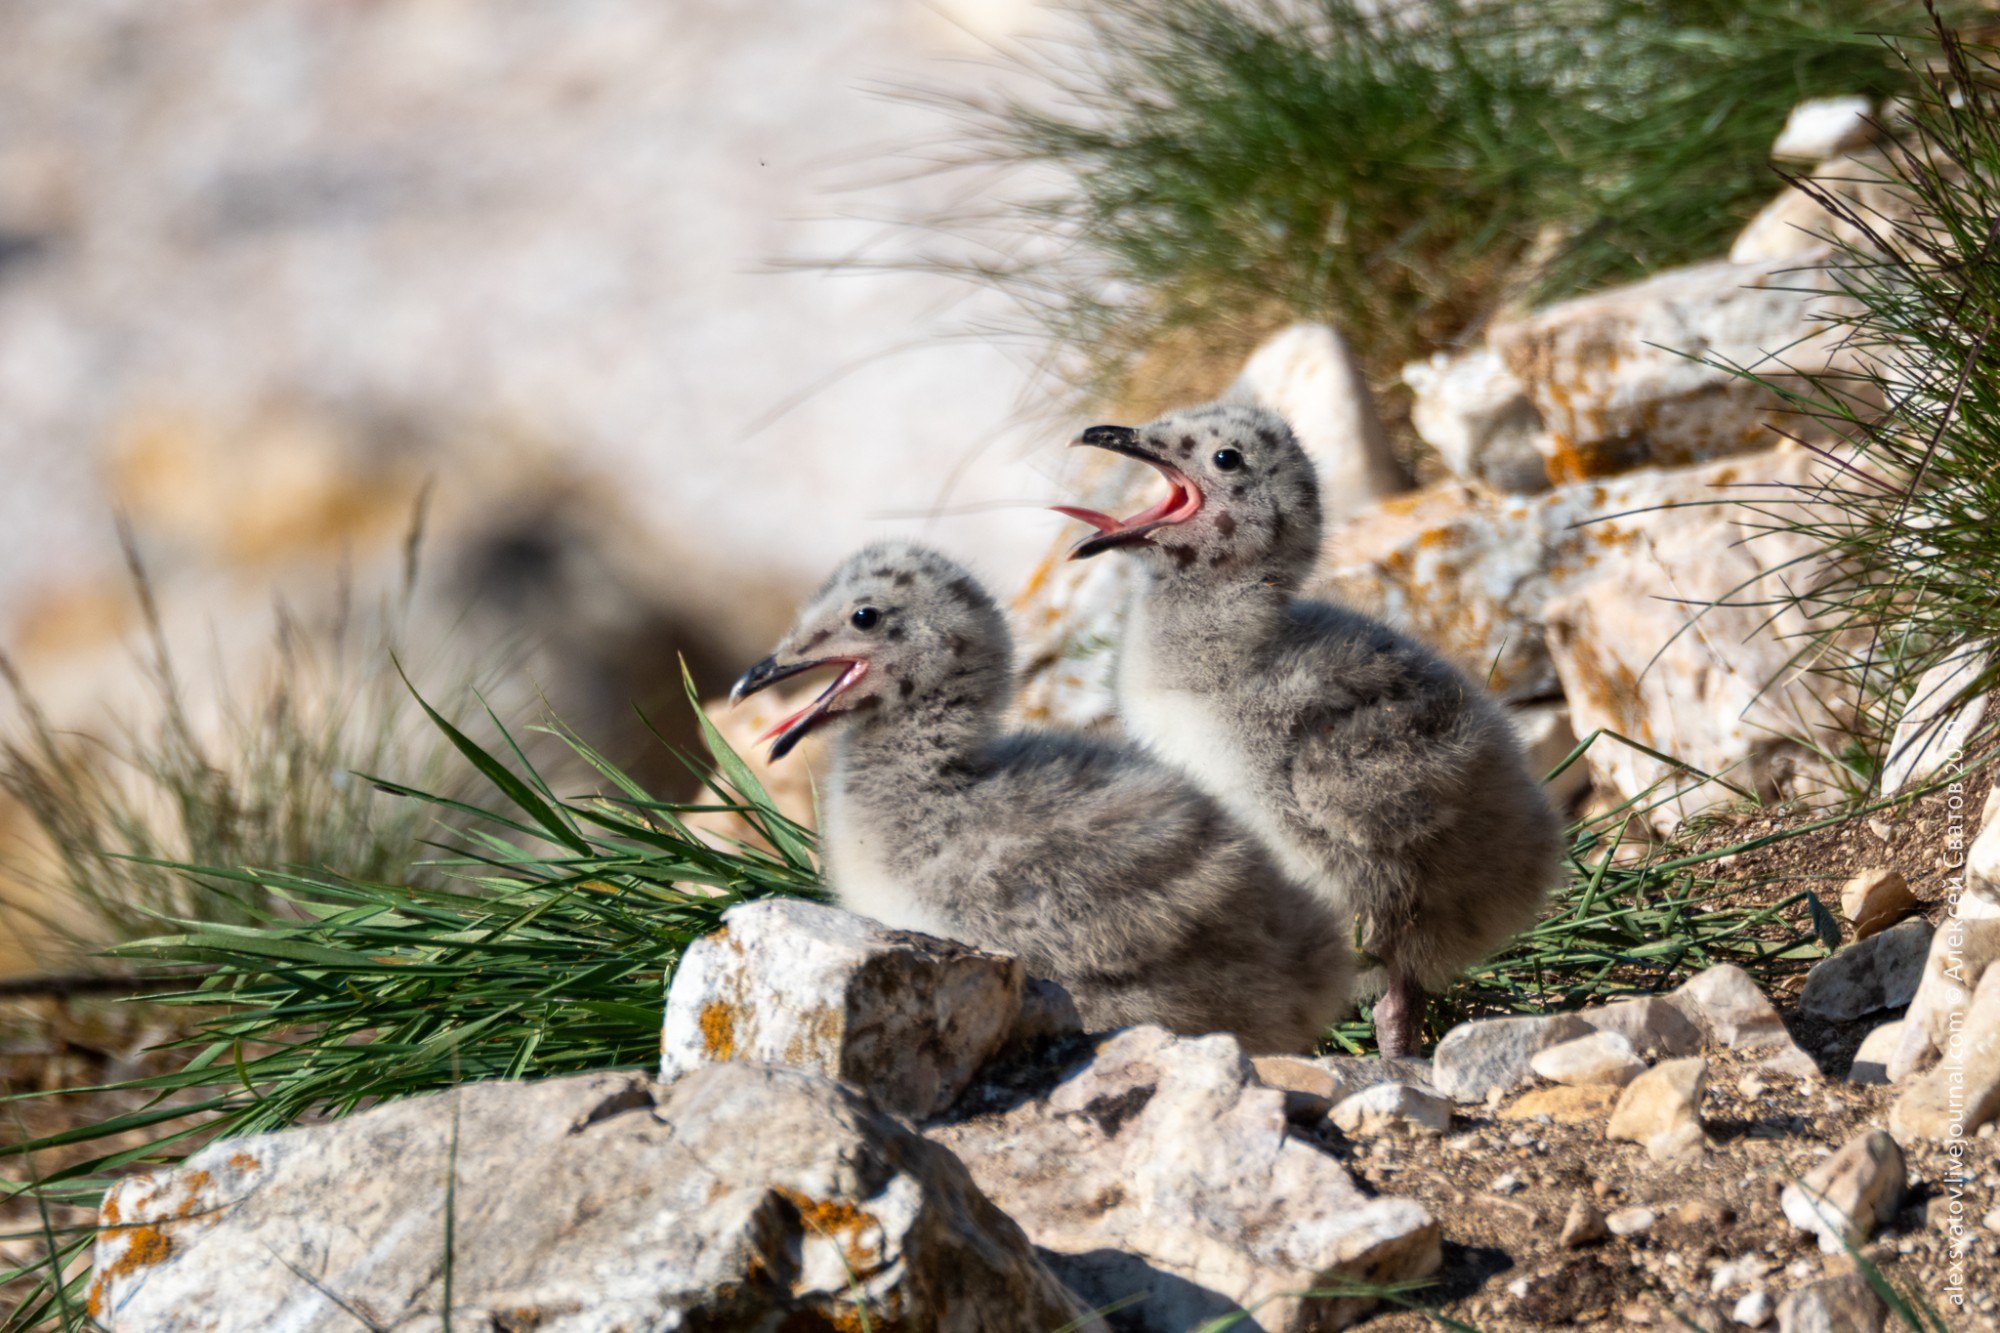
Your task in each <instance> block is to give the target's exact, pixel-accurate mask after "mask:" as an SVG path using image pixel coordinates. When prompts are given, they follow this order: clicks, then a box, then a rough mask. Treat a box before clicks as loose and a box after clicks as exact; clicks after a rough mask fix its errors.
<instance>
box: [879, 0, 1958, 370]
mask: <svg viewBox="0 0 2000 1333" xmlns="http://www.w3.org/2000/svg"><path fill="white" fill-rule="evenodd" d="M1914 14H1915V10H1914V7H1913V6H1911V5H1909V4H1907V3H1898V2H1897V0H1728V2H1724V0H1675V2H1674V3H1665V4H1662V3H1655V2H1654V0H1549V3H1545V4H1539V5H1530V6H1521V5H1504V4H1487V3H1474V2H1469V0H1413V2H1412V3H1407V4H1396V5H1381V4H1374V3H1368V2H1367V0H1089V2H1088V3H1085V4H1083V5H1081V6H1080V7H1079V10H1078V19H1079V22H1080V30H1079V31H1074V32H1073V33H1072V35H1071V36H1070V37H1069V38H1068V39H1067V40H1055V41H1051V42H1047V43H1043V44H1040V45H1036V46H1032V47H1029V48H1027V49H1025V50H1022V51H1019V52H1016V53H1012V61H1011V63H1012V64H1014V65H1016V66H1018V67H1019V68H1018V71H1017V73H1018V74H1019V75H1020V78H1019V79H1018V80H1017V81H1016V83H1015V85H1014V86H1015V87H1016V88H1022V85H1023V84H1025V85H1026V86H1025V88H1024V89H1023V90H1022V91H1017V92H1009V93H1002V94H998V95H991V96H983V95H975V96H972V97H971V98H969V99H968V98H967V97H965V96H961V95H947V94H940V95H937V96H935V97H933V98H931V99H930V100H931V101H932V102H933V103H934V104H937V105H940V106H941V107H942V108H943V110H945V111H946V112H947V113H948V114H949V115H951V116H952V118H953V119H954V122H955V126H954V144H955V145H956V147H955V148H954V150H953V152H952V153H951V154H950V155H949V156H948V157H947V158H946V164H947V165H948V166H957V167H964V168H974V169H978V170H979V171H981V172H982V173H990V174H997V175H999V176H1001V177H1002V178H1003V180H1012V181H1015V182H1017V183H1016V184H1013V185H1011V186H1008V185H1002V186H1001V187H999V190H998V191H997V192H996V191H988V192H986V194H985V195H983V196H982V197H984V198H993V197H999V198H1000V199H1001V200H1002V202H1000V203H997V204H980V205H960V206H959V207H957V208H956V209H955V210H953V211H950V212H946V213H943V214H940V215H938V216H934V217H931V218H928V219H925V220H924V222H923V224H922V234H924V235H925V236H927V237H935V236H938V235H940V234H941V235H944V236H947V237H955V238H957V240H958V241H960V242H963V243H962V244H959V245H953V244H946V243H939V242H936V241H926V242H925V244H926V245H927V246H928V248H927V249H926V250H924V251H923V252H922V253H921V254H920V256H919V257H918V258H917V259H916V260H915V261H914V262H916V263H917V264H918V265H919V266H921V267H926V268H930V269H934V270H943V271H946V272H950V273H953V274H956V275H959V276H962V277H967V278H970V279H972V280H974V281H976V282H979V283H982V284H986V285H991V286H997V287H999V288H1001V289H1002V290H1004V291H1005V292H1007V293H1009V294H1010V295H1011V296H1012V297H1014V298H1015V300H1016V301H1017V302H1018V304H1019V306H1020V307H1021V309H1022V310H1023V311H1024V312H1025V314H1026V315H1027V316H1028V317H1029V322H1030V323H1031V324H1032V325H1033V326H1034V328H1035V330H1036V331H1037V332H1038V333H1040V334H1043V335H1052V339H1053V342H1054V344H1055V345H1056V347H1057V348H1058V349H1060V351H1061V352H1063V353H1067V354H1068V355H1067V356H1066V357H1064V358H1062V359H1063V361H1064V364H1063V365H1062V366H1061V367H1059V368H1060V369H1063V370H1064V371H1066V372H1067V373H1069V374H1070V376H1071V377H1072V378H1074V379H1081V380H1082V381H1083V382H1084V383H1085V384H1086V386H1087V387H1089V388H1091V389H1093V390H1095V391H1099V392H1103V391H1107V390H1109V391H1113V392H1115V391H1117V390H1118V389H1119V388H1121V387H1122V381H1123V380H1124V379H1125V377H1126V376H1127V374H1128V373H1129V372H1130V371H1131V370H1132V369H1133V367H1134V366H1135V365H1136V364H1137V363H1138V362H1139V361H1140V360H1141V359H1142V358H1144V357H1146V356H1147V355H1148V354H1150V353H1153V352H1155V351H1156V350H1157V349H1158V348H1160V347H1161V346H1162V345H1163V343H1166V342H1169V341H1171V339H1172V336H1173V335H1174V334H1175V333H1176V331H1183V330H1189V329H1194V330H1198V331H1200V334H1201V336H1203V337H1205V338H1210V339H1217V340H1238V341H1241V340H1246V339H1247V338H1248V337H1252V336H1255V335H1256V334H1257V333H1258V332H1260V331H1263V330H1268V329H1269V328H1271V327H1274V326H1275V325H1276V324H1279V323H1282V322H1285V321H1287V320H1290V319H1301V318H1303V319H1322V320H1331V321H1332V322H1333V323H1335V324H1337V325H1338V326H1339V327H1340V328H1341V329H1342V331H1343V332H1344V333H1345V334H1346V335H1347V336H1348V338H1349V339H1350V341H1351V342H1352V343H1353V344H1354V345H1355V346H1356V347H1357V348H1358V349H1360V350H1361V352H1362V354H1363V356H1364V357H1365V358H1366V360H1367V361H1368V363H1369V366H1370V369H1371V372H1372V373H1373V376H1374V378H1375V379H1376V380H1377V382H1378V383H1386V382H1387V381H1388V379H1389V377H1390V376H1391V375H1392V374H1393V372H1394V371H1395V369H1396V368H1397V367H1398V366H1399V365H1400V364H1401V363H1402V362H1403V361H1405V360H1407V359H1409V358H1410V357H1412V356H1415V355H1418V354H1420V353H1424V352H1428V351H1430V350H1433V349H1435V348H1437V347H1440V346H1443V345H1448V344H1451V343H1453V342H1455V341H1458V340H1461V339H1463V338H1465V337H1467V336H1469V335H1470V334H1471V333H1473V332H1476V330H1477V329H1478V328H1479V327H1480V325H1481V324H1483V323H1484V322H1485V321H1486V320H1487V319H1489V318H1490V317H1491V316H1492V315H1494V314H1495V313H1496V312H1497V311H1499V310H1501V309H1502V308H1503V307H1506V306H1508V305H1509V304H1510V303H1515V302H1520V301H1529V300H1542V299H1547V298H1551V297H1556V296H1560V295H1564V294H1567V293H1571V292H1575V291H1579V290H1582V289H1587V288H1591V287H1594V286H1597V285H1600V284H1604V283H1608V282H1612V281H1616V280H1620V279H1624V278H1629V277H1633V276H1636V275H1639V274H1643V273H1647V272H1651V271H1654V270H1657V269H1659V268H1661V267H1665V266H1667V265H1671V264H1677V263H1683V262H1688V261H1691V260H1695V259H1703V258H1708V257H1711V256H1713V255H1714V254H1716V253H1717V252H1718V251H1719V250H1721V249H1722V248H1724V247H1725V245H1726V243H1727V240H1728V238H1729V237H1730V235H1731V234H1732V233H1733V231H1734V230H1735V229H1737V228H1738V227H1739V226H1740V225H1741V224H1742V223H1743V222H1744V221H1745V220H1746V219H1747V218H1748V216H1749V215H1750V214H1751V213H1752V212H1753V211H1754V210H1755V209H1756V208H1757V207H1759V206H1760V205H1762V204H1763V203H1764V202H1765V201H1766V200H1767V199H1768V198H1769V197H1770V196H1771V195H1772V194H1773V193H1774V190H1775V187H1776V185H1777V183H1778V182H1777V178H1776V176H1775V175H1774V173H1773V172H1772V170H1771V167H1770V164H1769V156H1768V155H1769V150H1770V146H1771V143H1772V141H1773V140H1774V139H1775V138H1776V136H1777V134H1778V131H1779V130H1780V128H1781V127H1782V126H1783V124H1784V121H1785V117H1786V115H1787V114H1788V112H1789V111H1790V109H1791V107H1792V106H1793V105H1794V104H1795V103H1796V102H1798V101H1799V100H1800V99H1801V98H1805V97H1810V96H1815V95H1833V94H1846V93H1862V94H1869V95H1873V96H1877V97H1885V96H1889V95H1892V94H1897V93H1900V92H1902V91H1903V90H1904V89H1906V88H1907V87H1908V85H1909V82H1910V71H1909V70H1908V69H1907V67H1905V66H1904V65H1902V64H1901V63H1899V62H1898V61H1896V60H1895V59H1893V58H1892V57H1891V55H1890V54H1889V52H1888V50H1887V49H1886V47H1885V44H1884V42H1883V40H1882V35H1883V34H1900V33H1907V32H1909V31H1911V30H1912V29H1913V28H1919V27H1920V24H1919V23H1918V22H1917V21H1914V20H1913V16H1914ZM1009 190H1011V194H1009V193H1006V192H1007V191H1009ZM1217 387H1219V386H1217V385H1207V386H1203V387H1202V388H1201V389H1197V390H1194V391H1196V392H1205V391H1213V390H1214V389H1215V388H1217Z"/></svg>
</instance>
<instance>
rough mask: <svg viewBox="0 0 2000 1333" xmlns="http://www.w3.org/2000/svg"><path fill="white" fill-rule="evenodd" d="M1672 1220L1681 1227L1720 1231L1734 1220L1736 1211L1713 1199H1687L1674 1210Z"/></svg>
mask: <svg viewBox="0 0 2000 1333" xmlns="http://www.w3.org/2000/svg"><path fill="white" fill-rule="evenodd" d="M1674 1220H1675V1221H1676V1222H1679V1223H1680V1224H1681V1225H1682V1226H1687V1227H1699V1228H1701V1229H1702V1230H1704V1231H1720V1230H1721V1229H1722V1228H1724V1227H1726V1226H1728V1225H1729V1224H1730V1223H1731V1222H1734V1221H1735V1220H1736V1210H1735V1209H1734V1208H1731V1207H1730V1206H1729V1205H1728V1204H1726V1203H1719V1202H1717V1201H1716V1200H1714V1199H1689V1200H1688V1201H1687V1202H1686V1203H1684V1204H1682V1205H1681V1206H1680V1207H1678V1208H1676V1209H1674Z"/></svg>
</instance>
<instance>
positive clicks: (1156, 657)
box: [1061, 405, 1560, 1055]
mask: <svg viewBox="0 0 2000 1333" xmlns="http://www.w3.org/2000/svg"><path fill="white" fill-rule="evenodd" d="M1077 443H1078V444H1081V445H1091V446H1094V447H1096V448H1100V449H1108V450H1110V451H1111V452H1113V453H1117V454H1123V455H1125V456H1126V457H1128V458H1134V459H1137V460H1139V461H1140V462H1142V463H1145V464H1147V465H1148V466H1150V467H1152V468H1153V469H1154V470H1156V471H1157V472H1159V473H1160V475H1161V476H1162V477H1164V478H1165V479H1166V481H1167V483H1168V487H1169V491H1168V494H1167V496H1166V498H1165V499H1163V500H1161V501H1160V502H1159V503H1158V504H1156V505H1154V506H1153V507H1151V508H1150V509H1147V510H1146V511H1145V512H1144V513H1141V514H1137V515H1134V516H1133V517H1131V518H1129V519H1122V520H1121V519H1117V518H1113V517H1111V516H1110V515H1107V514H1100V513H1097V512H1095V511H1093V510H1088V509H1076V508H1069V507H1064V508H1062V510H1061V512H1062V513H1065V514H1068V515H1070V516H1071V517H1073V518H1078V519H1081V520H1083V521H1085V522H1087V523H1089V524H1091V526H1093V527H1095V528H1096V529H1097V532H1096V533H1095V535H1093V536H1090V537H1087V538H1085V539H1084V540H1083V541H1081V542H1079V543H1078V544H1077V545H1076V547H1075V548H1074V549H1073V550H1072V551H1071V553H1070V555H1071V558H1072V559H1084V558H1087V557H1089V556H1093V555H1097V554H1098V553H1100V552H1103V551H1109V550H1113V549H1122V550H1125V551H1129V552H1131V553H1133V554H1134V555H1136V556H1138V557H1139V559H1140V561H1141V563H1142V565H1143V566H1144V569H1145V578H1144V584H1143V587H1142V588H1141V590H1140V592H1139V594H1138V598H1137V600H1136V602H1135V603H1134V606H1133V610H1132V615H1131V619H1130V620H1129V621H1128V622H1127V625H1126V629H1125V636H1124V640H1123V642H1122V643H1121V645H1120V649H1119V658H1118V666H1117V681H1118V698H1119V712H1120V716H1121V718H1122V720H1123V722H1124V724H1125V728H1126V730H1127V731H1128V732H1129V733H1130V734H1131V735H1133V736H1134V737H1136V738H1137V739H1139V740H1140V741H1142V742H1143V743H1144V744H1146V745H1147V746H1148V747H1149V748H1151V749H1152V750H1153V752H1154V753H1156V754H1158V755H1160V756H1161V757H1163V758H1165V759H1168V760H1170V761H1171V762H1173V763H1175V764H1178V765H1179V766H1180V767H1181V768H1182V769H1183V770H1184V771H1185V772H1186V773H1187V774H1188V775H1189V776H1190V777H1192V778H1193V779H1194V780H1195V781H1196V782H1198V783H1199V784H1200V785H1201V786H1202V787H1204V788H1205V789H1207V790H1208V791H1209V792H1210V793H1211V794H1212V795H1214V796H1215V797H1216V798H1217V799H1218V800H1220V801H1221V802H1222V803H1223V804H1224V805H1226V806H1228V807H1229V808H1230V809H1231V810H1232V811H1234V812H1235V813H1236V815H1237V817H1238V818H1239V819H1241V820H1242V821H1243V822H1244V823H1245V824H1247V825H1249V826H1250V827H1251V828H1252V829H1253V830H1255V831H1256V832H1257V834H1258V835H1259V836H1260V837H1262V838H1263V839H1264V840H1265V841H1266V843H1267V844H1268V845H1269V846H1270V847H1271V849H1272V850H1273V851H1274V852H1275V853H1276V854H1277V855H1278V858H1279V860H1280V861H1281V862H1282V864H1283V865H1284V866H1285V867H1286V869H1288V870H1290V871H1291V873H1292V874H1293V875H1295V876H1297V877H1298V878H1299V879H1301V880H1303V881H1304V882H1305V883H1306V884H1307V885H1309V886H1310V887H1312V888H1313V889H1314V890H1316V891H1317V892H1318V893H1319V894H1320V895H1321V896H1322V897H1323V898H1324V899H1325V900H1326V901H1327V902H1329V903H1332V904H1335V905H1336V906H1338V907H1339V908H1340V909H1342V910H1343V911H1345V912H1349V913H1351V914H1352V916H1353V919H1354V925H1355V930H1356V935H1357V939H1358V940H1359V942H1360V945H1361V948H1362V950H1363V952H1364V953H1365V954H1368V955H1371V956H1373V957H1374V958H1375V959H1378V960H1380V962H1381V964H1382V968H1383V972H1384V976H1383V978H1382V981H1383V985H1384V990H1383V994H1382V997H1381V999H1380V1001H1379V1002H1378V1003H1377V1004H1376V1006H1375V1025H1376V1032H1377V1035H1378V1038H1379V1039H1380V1042H1381V1047H1382V1051H1383V1053H1384V1054H1386V1055H1404V1054H1408V1053H1409V1052H1410V1051H1411V1050H1412V1049H1413V1047H1414V1046H1415V1044H1416V1042H1417V1040H1418V1038H1419V1034H1420V1029H1421V1026H1422V1022H1423V993H1424V991H1426V990H1429V989H1434V988H1436V987H1438V986H1440V985H1442V984H1443V983H1444V982H1446V981H1447V980H1449V979H1450V978H1451V977H1452V976H1453V975H1455V974H1456V973H1457V972H1459V971H1460V970H1462V969H1463V968H1464V967H1465V966H1466V965H1467V964H1469V963H1472V962H1474V961H1476V960H1478V959H1479V958H1481V957H1483V956H1485V955H1486V954H1489V953H1491V952H1492V951H1493V950H1494V949H1496V948H1498V947H1499V946H1500V945H1501V944H1503V943H1505V942H1506V941H1507V940H1508V939H1509V938H1511V937H1512V936H1513V935H1515V934H1516V933H1517V932H1519V931H1520V930H1521V929H1522V928H1524V927H1525V926H1527V925H1528V924H1529V923H1530V922H1531V921H1533V920H1534V918H1535V915H1536V912H1537V911H1538V909H1539V908H1540V906H1541V904H1542V901H1543V898H1544V896H1545V895H1546V893H1547V891H1548V889H1549V887H1550V885H1552V884H1553V883H1554V882H1555V879H1556V873H1557V865H1558V855H1559V847H1558V837H1559V832H1560V826H1559V823H1558V821H1557V818H1556V815H1555V812H1554V810H1553V809H1552V808H1551V807H1550V805H1549V802H1548V800H1547V798H1546V797H1545V796H1544V795H1543V792H1542V787H1541V784H1540V782H1538V781H1537V780H1536V779H1535V777H1534V776H1533V775H1532V774H1530V773H1529V771H1528V768H1527V764H1526V762H1525V759H1524V758H1523V756H1522V753H1521V749H1520V746H1519V744H1518V742H1517V741H1516V740H1515V738H1514V735H1513V731H1512V729H1511V728H1510V727H1509V726H1508V725H1507V722H1506V719H1505V718H1504V717H1503V716H1502V715H1501V713H1500V710H1499V708H1498V707H1497V705H1495V704H1494V703H1493V701H1492V700H1491V699H1490V698H1488V697H1487V695H1486V694H1485V693H1484V692H1483V691H1481V690H1480V689H1478V688H1477V687H1476V686H1474V685H1473V684H1472V682H1471V681H1469V680H1467V679H1466V677H1465V676H1464V675H1462V674H1461V673H1460V672H1458V671H1457V670H1456V669H1454V668H1453V667H1451V666H1450V665H1448V664H1447V663H1446V662H1445V661H1444V660H1443V659H1442V658H1440V657H1439V656H1438V655H1437V654H1435V653H1433V652H1431V651H1430V650H1429V649H1428V648H1425V647H1423V646H1422V645H1420V644H1418V643H1416V642H1414V641H1413V640H1411V639H1409V638H1406V637H1405V636H1403V635H1401V634H1399V633H1397V632H1396V631H1394V630H1392V629H1390V628H1389V627H1388V626H1386V625H1384V624H1382V623H1381V622H1379V621H1376V620H1372V619H1370V618H1369V617H1367V616H1364V615H1360V614H1357V613H1355V612H1353V611H1349V610H1345V609H1343V608H1340V607H1337V606H1331V605H1328V604H1326V603H1324V602H1316V601H1311V600H1308V599H1306V598H1302V597H1300V596H1298V589H1299V587H1300V585H1301V583H1303V582H1304V580H1305V578H1306V577H1307V575H1309V574H1310V573H1311V572H1312V568H1313V565H1314V563H1315V561H1316V560H1317V559H1318V556H1319V545H1320V504H1319V482H1318V478H1317V477H1316V476H1315V474H1314V471H1313V466H1312V461H1311V459H1309V458H1308V457H1307V456H1306V453H1305V451H1304V450H1303V449H1301V448H1300V447H1299V444H1298V441H1297V440H1296V439H1295V438H1294V437H1293V435H1292V432H1291V430H1290V429H1289V428H1288V427H1287V426H1286V425H1285V423H1284V421H1283V420H1282V419H1281V418H1279V417H1278V416H1276V415H1275V414H1273V413H1270V412H1266V411H1263V410H1262V409H1259V408H1254V407H1242V406H1233V405H1231V406H1222V405H1217V406H1211V407H1204V408H1197V409H1194V410H1192V411H1188V412H1184V413H1179V414H1176V415H1173V416H1169V417H1166V418H1164V419H1162V420H1160V421H1156V422H1154V423H1153V424H1152V425H1149V426H1142V427H1138V428H1136V429H1134V428H1128V427H1124V426H1093V427H1091V428H1090V429H1088V430H1086V431H1085V432H1084V433H1083V435H1082V436H1081V438H1079V439H1078V440H1077Z"/></svg>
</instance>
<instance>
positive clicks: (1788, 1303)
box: [1778, 1273, 1889, 1333]
mask: <svg viewBox="0 0 2000 1333" xmlns="http://www.w3.org/2000/svg"><path fill="white" fill-rule="evenodd" d="M1888 1317H1889V1307H1888V1306H1886V1305H1884V1304H1883V1303H1882V1298H1881V1297H1880V1296H1877V1295H1876V1294H1875V1289H1874V1288H1873V1287H1871V1286H1869V1285H1868V1279H1866V1278H1864V1277H1862V1276H1861V1275H1860V1274H1859V1273H1845V1274H1842V1275H1841V1276H1839V1277H1826V1278H1821V1279H1820V1280H1819V1281H1817V1282H1812V1283H1808V1284H1807V1285H1805V1286H1803V1287H1800V1288H1799V1289H1798V1290H1797V1291H1795V1292H1793V1293H1792V1294H1791V1295H1789V1296H1787V1297H1785V1299H1784V1300H1783V1301H1781V1302H1779V1304H1778V1333H1882V1329H1883V1327H1884V1325H1885V1324H1886V1322H1887V1320H1888Z"/></svg>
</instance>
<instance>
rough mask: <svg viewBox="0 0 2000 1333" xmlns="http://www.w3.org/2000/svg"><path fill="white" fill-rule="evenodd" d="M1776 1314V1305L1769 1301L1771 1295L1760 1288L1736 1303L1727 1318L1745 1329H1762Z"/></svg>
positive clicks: (1774, 1302)
mask: <svg viewBox="0 0 2000 1333" xmlns="http://www.w3.org/2000/svg"><path fill="white" fill-rule="evenodd" d="M1777 1312H1778V1303H1777V1302H1776V1301H1774V1300H1772V1299H1771V1293H1770V1292H1768V1291H1765V1290H1764V1289H1763V1288H1762V1287H1759V1288H1758V1289H1757V1290H1755V1291H1753V1292H1751V1293H1750V1294H1749V1295H1748V1296H1745V1297H1744V1298H1743V1299H1742V1300H1740V1301H1738V1302H1736V1304H1735V1306H1734V1307H1733V1308H1732V1309H1731V1310H1730V1311H1729V1317H1730V1318H1731V1319H1734V1320H1735V1321H1736V1322H1737V1323H1739V1324H1741V1325H1743V1327H1745V1328H1762V1327H1764V1325H1766V1324H1768V1323H1770V1322H1771V1316H1772V1315H1774V1314H1776V1313H1777Z"/></svg>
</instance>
